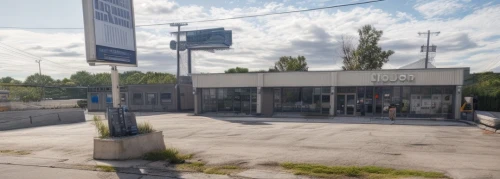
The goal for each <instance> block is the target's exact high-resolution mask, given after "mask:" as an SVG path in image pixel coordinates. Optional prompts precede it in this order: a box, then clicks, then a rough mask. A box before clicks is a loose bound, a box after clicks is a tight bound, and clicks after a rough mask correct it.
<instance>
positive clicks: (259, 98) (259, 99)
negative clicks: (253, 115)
mask: <svg viewBox="0 0 500 179" xmlns="http://www.w3.org/2000/svg"><path fill="white" fill-rule="evenodd" d="M261 113H262V87H257V114H261Z"/></svg>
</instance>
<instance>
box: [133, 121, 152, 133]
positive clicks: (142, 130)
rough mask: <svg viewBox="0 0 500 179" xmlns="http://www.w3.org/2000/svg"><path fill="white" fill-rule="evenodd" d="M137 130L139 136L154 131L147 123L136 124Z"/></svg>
mask: <svg viewBox="0 0 500 179" xmlns="http://www.w3.org/2000/svg"><path fill="white" fill-rule="evenodd" d="M137 129H138V132H139V134H148V133H152V132H154V131H155V130H154V129H153V126H152V125H151V124H149V122H142V123H139V124H137Z"/></svg>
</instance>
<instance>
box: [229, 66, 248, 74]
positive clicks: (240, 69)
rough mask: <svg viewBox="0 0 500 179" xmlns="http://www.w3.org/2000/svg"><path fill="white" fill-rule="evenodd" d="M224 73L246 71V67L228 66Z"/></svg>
mask: <svg viewBox="0 0 500 179" xmlns="http://www.w3.org/2000/svg"><path fill="white" fill-rule="evenodd" d="M224 73H248V68H241V67H236V68H230V69H228V70H226V71H224Z"/></svg>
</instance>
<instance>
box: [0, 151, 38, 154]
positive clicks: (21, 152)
mask: <svg viewBox="0 0 500 179" xmlns="http://www.w3.org/2000/svg"><path fill="white" fill-rule="evenodd" d="M0 154H10V155H29V154H31V152H30V151H25V150H0Z"/></svg>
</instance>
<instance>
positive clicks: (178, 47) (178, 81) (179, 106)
mask: <svg viewBox="0 0 500 179" xmlns="http://www.w3.org/2000/svg"><path fill="white" fill-rule="evenodd" d="M187 25H188V24H187V23H171V24H170V26H171V27H177V80H175V81H176V85H175V88H176V89H177V95H176V96H177V112H180V111H181V86H180V84H181V83H180V77H181V76H180V75H181V73H180V70H181V64H180V61H181V60H180V58H181V55H180V52H179V50H180V46H181V26H187Z"/></svg>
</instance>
